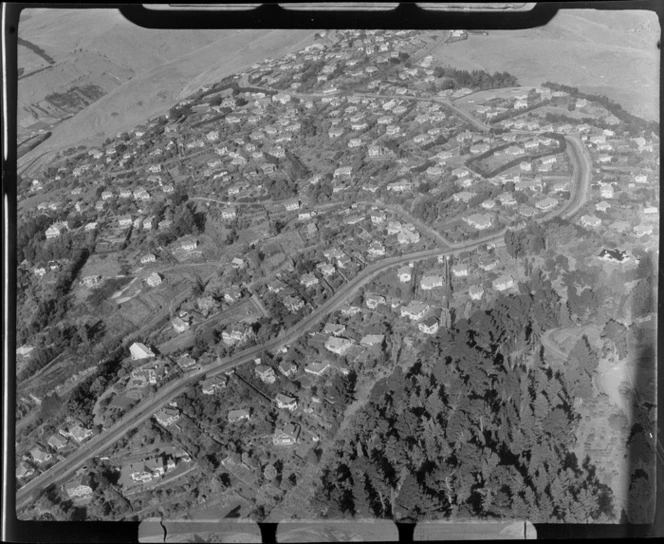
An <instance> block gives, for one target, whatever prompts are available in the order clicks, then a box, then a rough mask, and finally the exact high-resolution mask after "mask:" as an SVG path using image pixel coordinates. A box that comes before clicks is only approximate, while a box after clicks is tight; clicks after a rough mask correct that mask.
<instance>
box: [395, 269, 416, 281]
mask: <svg viewBox="0 0 664 544" xmlns="http://www.w3.org/2000/svg"><path fill="white" fill-rule="evenodd" d="M397 276H398V277H399V281H400V282H402V283H406V282H409V281H410V280H411V277H412V276H411V272H410V267H409V266H402V267H401V268H399V269H398V270H397Z"/></svg>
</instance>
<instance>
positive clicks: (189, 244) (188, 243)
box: [180, 240, 198, 251]
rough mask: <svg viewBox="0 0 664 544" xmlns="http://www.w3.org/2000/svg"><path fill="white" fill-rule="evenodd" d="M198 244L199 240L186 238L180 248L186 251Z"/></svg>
mask: <svg viewBox="0 0 664 544" xmlns="http://www.w3.org/2000/svg"><path fill="white" fill-rule="evenodd" d="M197 246H198V242H197V241H196V240H186V241H184V242H182V245H181V246H180V248H181V249H182V250H184V251H193V250H194V249H196V247H197Z"/></svg>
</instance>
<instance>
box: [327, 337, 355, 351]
mask: <svg viewBox="0 0 664 544" xmlns="http://www.w3.org/2000/svg"><path fill="white" fill-rule="evenodd" d="M352 345H353V341H352V340H348V339H347V338H339V337H336V336H330V337H329V338H328V339H327V341H326V342H325V348H326V349H327V350H329V351H331V352H332V353H336V354H337V355H345V354H346V352H347V351H348V350H349V349H350V348H351V347H352Z"/></svg>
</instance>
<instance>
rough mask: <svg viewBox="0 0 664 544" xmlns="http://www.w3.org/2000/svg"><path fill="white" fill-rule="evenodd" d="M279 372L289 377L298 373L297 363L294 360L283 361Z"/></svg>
mask: <svg viewBox="0 0 664 544" xmlns="http://www.w3.org/2000/svg"><path fill="white" fill-rule="evenodd" d="M279 372H281V373H282V374H283V375H284V376H286V377H287V378H288V377H290V376H294V375H295V374H296V373H297V365H296V364H295V363H294V362H293V361H281V362H280V363H279Z"/></svg>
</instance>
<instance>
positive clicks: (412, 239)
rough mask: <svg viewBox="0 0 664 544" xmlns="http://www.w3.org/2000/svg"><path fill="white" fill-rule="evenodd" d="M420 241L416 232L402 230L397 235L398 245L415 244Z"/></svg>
mask: <svg viewBox="0 0 664 544" xmlns="http://www.w3.org/2000/svg"><path fill="white" fill-rule="evenodd" d="M419 241H420V233H419V232H417V231H416V230H410V229H406V228H403V229H402V230H401V231H400V232H399V233H398V234H397V242H399V243H400V244H415V243H417V242H419Z"/></svg>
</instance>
